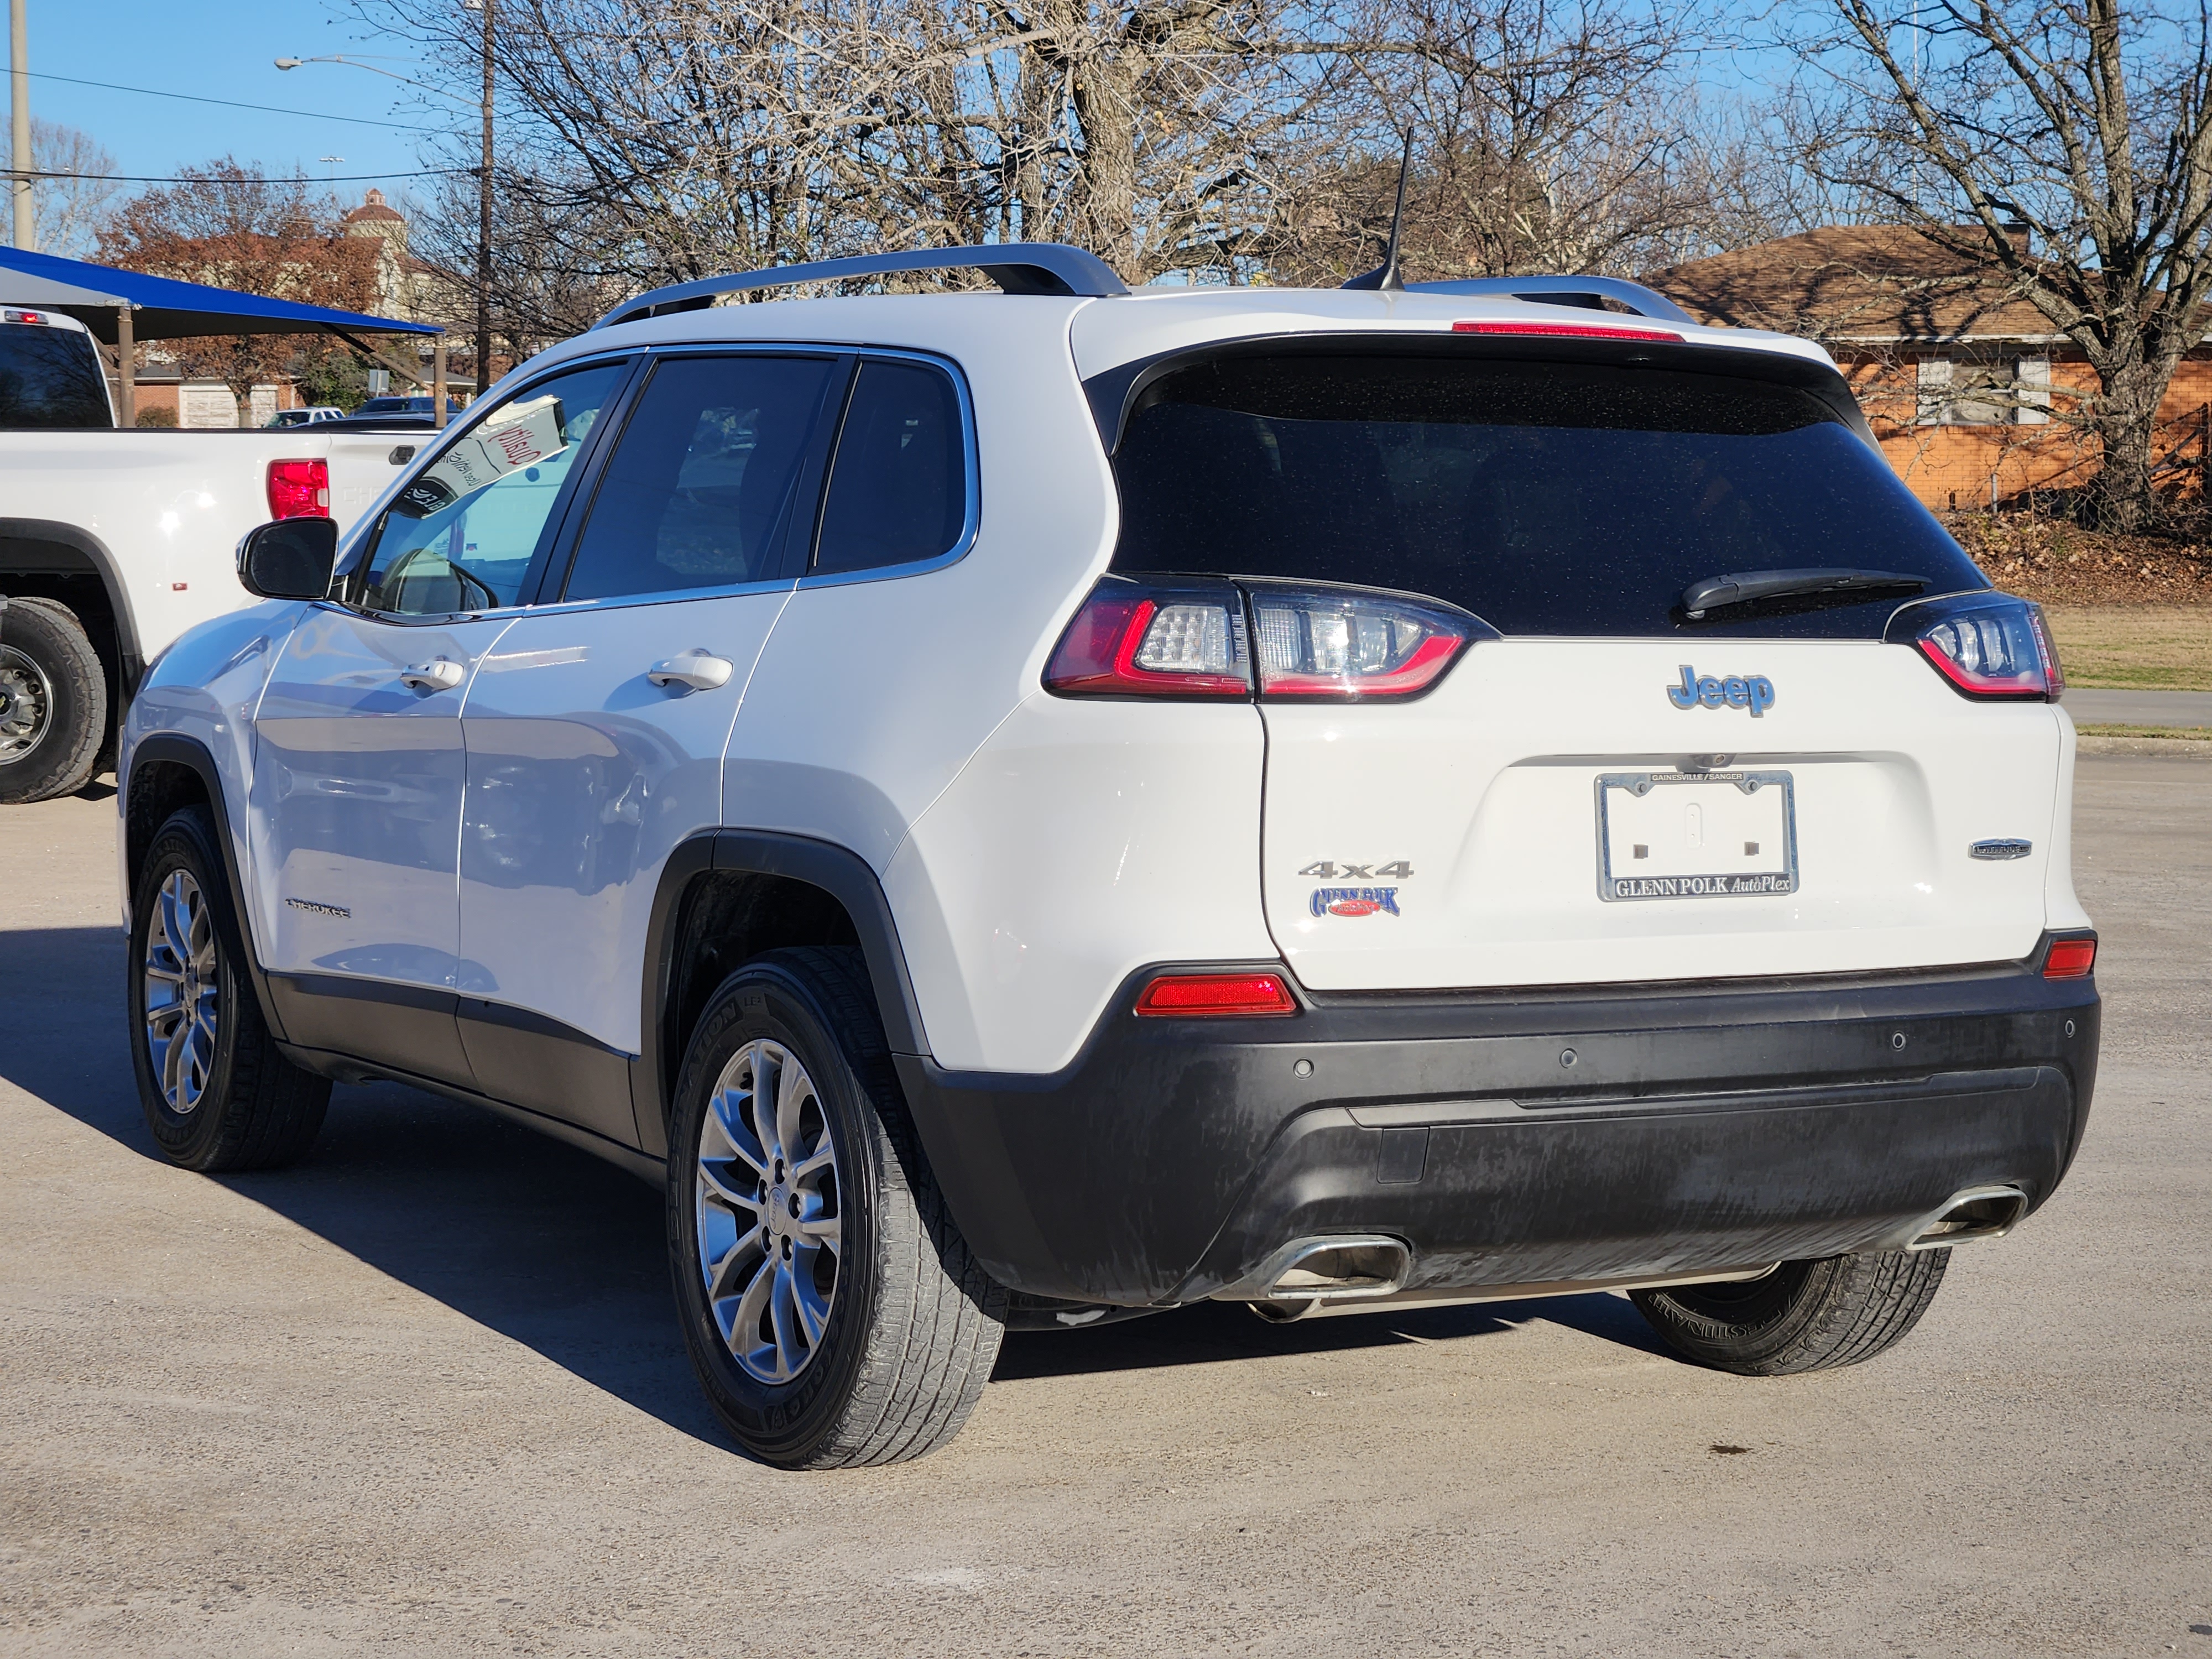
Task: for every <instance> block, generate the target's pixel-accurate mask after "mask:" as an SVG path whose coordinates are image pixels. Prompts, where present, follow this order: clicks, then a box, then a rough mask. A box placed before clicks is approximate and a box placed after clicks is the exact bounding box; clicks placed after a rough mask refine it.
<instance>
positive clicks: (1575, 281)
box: [1406, 276, 1698, 327]
mask: <svg viewBox="0 0 2212 1659" xmlns="http://www.w3.org/2000/svg"><path fill="white" fill-rule="evenodd" d="M1406 291H1407V293H1408V294H1480V295H1487V296H1489V297H1490V298H1492V299H1497V298H1499V297H1501V296H1502V297H1504V298H1505V299H1509V300H1525V301H1528V302H1529V303H1530V304H1532V305H1540V306H1573V307H1577V308H1578V309H1580V310H1583V311H1603V310H1604V309H1605V302H1606V301H1607V300H1611V301H1613V302H1614V303H1615V304H1616V305H1621V306H1626V307H1627V308H1628V309H1629V310H1630V311H1632V312H1634V313H1636V314H1637V315H1638V317H1651V318H1657V319H1664V320H1666V321H1668V322H1670V323H1688V324H1690V325H1692V327H1695V326H1696V325H1697V322H1698V319H1696V318H1694V317H1692V315H1690V313H1688V312H1686V311H1685V310H1683V309H1682V307H1680V306H1678V305H1676V304H1675V303H1674V301H1672V300H1670V299H1668V297H1667V296H1666V295H1663V294H1658V293H1655V292H1653V291H1652V290H1651V289H1648V288H1646V287H1644V284H1643V283H1629V282H1623V281H1622V280H1621V279H1620V277H1618V276H1470V277H1467V278H1465V279H1463V280H1462V281H1459V282H1454V283H1407V284H1406Z"/></svg>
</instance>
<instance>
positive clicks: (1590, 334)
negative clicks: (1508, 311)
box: [1452, 323, 1682, 345]
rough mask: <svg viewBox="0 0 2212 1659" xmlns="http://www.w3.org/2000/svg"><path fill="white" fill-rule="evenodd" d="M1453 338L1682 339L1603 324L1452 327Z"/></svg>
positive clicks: (1654, 330)
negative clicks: (1491, 335) (1488, 336)
mask: <svg viewBox="0 0 2212 1659" xmlns="http://www.w3.org/2000/svg"><path fill="white" fill-rule="evenodd" d="M1452 332H1453V333H1455V334H1522V335H1527V334H1536V335H1542V336H1544V337H1547V338H1552V339H1568V340H1672V341H1674V343H1675V344H1677V345H1680V344H1681V343H1682V337H1681V336H1680V335H1679V334H1677V333H1675V332H1674V331H1672V330H1670V329H1664V328H1609V327H1607V325H1605V324H1603V323H1454V324H1453V325H1452Z"/></svg>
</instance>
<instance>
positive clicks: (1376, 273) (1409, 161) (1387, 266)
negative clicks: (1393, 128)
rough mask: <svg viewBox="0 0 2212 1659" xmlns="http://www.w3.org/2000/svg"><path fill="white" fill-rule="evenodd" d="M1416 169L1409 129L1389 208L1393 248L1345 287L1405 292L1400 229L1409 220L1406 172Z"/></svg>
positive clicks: (1411, 133) (1385, 291) (1386, 292)
mask: <svg viewBox="0 0 2212 1659" xmlns="http://www.w3.org/2000/svg"><path fill="white" fill-rule="evenodd" d="M1412 171H1413V128H1411V127H1407V129H1406V153H1405V155H1403V156H1402V157H1401V158H1400V160H1399V162H1398V205H1397V206H1396V207H1395V208H1393V209H1392V210H1390V247H1389V252H1386V253H1384V254H1383V263H1382V264H1379V265H1377V266H1376V267H1375V269H1374V270H1370V271H1366V272H1364V273H1363V274H1362V275H1360V276H1354V277H1353V278H1352V280H1351V281H1349V282H1347V283H1345V287H1346V288H1371V289H1381V290H1382V291H1383V293H1385V294H1402V293H1404V292H1405V291H1406V283H1405V279H1404V278H1403V277H1401V276H1399V275H1398V232H1399V229H1400V228H1401V226H1403V225H1404V224H1405V222H1406V175H1407V173H1410V172H1412Z"/></svg>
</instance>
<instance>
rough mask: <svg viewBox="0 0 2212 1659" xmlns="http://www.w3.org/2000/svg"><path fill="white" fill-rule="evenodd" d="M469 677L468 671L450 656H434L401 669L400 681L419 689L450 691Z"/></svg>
mask: <svg viewBox="0 0 2212 1659" xmlns="http://www.w3.org/2000/svg"><path fill="white" fill-rule="evenodd" d="M466 678H468V671H467V670H466V669H465V668H463V667H462V666H461V665H460V664H459V663H457V662H455V661H453V659H452V658H450V657H433V658H431V659H430V660H429V661H428V662H418V663H416V664H413V665H410V666H409V667H406V668H403V669H401V670H400V671H399V683H400V684H402V685H408V686H412V687H413V688H414V689H415V690H417V691H450V690H453V688H454V687H455V686H457V685H459V684H460V683H461V682H462V681H463V680H464V679H466Z"/></svg>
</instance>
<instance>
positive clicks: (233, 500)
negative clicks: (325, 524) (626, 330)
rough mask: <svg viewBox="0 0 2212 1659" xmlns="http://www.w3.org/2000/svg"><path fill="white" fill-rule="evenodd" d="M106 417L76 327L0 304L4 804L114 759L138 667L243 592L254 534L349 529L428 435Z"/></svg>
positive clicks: (97, 370) (235, 603) (65, 785)
mask: <svg viewBox="0 0 2212 1659" xmlns="http://www.w3.org/2000/svg"><path fill="white" fill-rule="evenodd" d="M114 428H115V415H114V409H113V404H112V399H111V398H110V396H109V391H108V385H107V380H106V374H104V373H103V371H102V368H101V365H100V357H99V355H98V352H97V349H96V348H95V347H94V343H93V339H92V336H91V335H90V334H89V333H88V331H86V329H85V327H84V325H82V323H79V322H77V321H76V320H75V319H73V318H70V317H69V316H66V315H64V314H63V313H60V312H57V311H49V310H44V309H37V308H31V307H21V306H0V804H6V803H20V802H24V801H33V800H44V799H48V798H50V797H52V796H55V795H64V794H69V793H73V792H75V791H76V790H78V789H81V788H82V787H84V785H85V784H86V782H87V781H89V780H90V779H91V778H92V777H94V775H96V774H97V773H98V772H99V771H100V770H101V769H103V768H104V767H105V766H106V764H108V763H109V757H110V755H111V752H112V747H113V734H114V732H115V731H116V730H117V729H118V726H119V724H120V721H121V720H122V716H123V711H124V709H125V708H126V707H127V706H128V704H129V702H130V700H131V693H132V692H133V691H134V690H136V689H137V684H138V679H139V677H140V675H141V674H143V672H144V671H145V667H146V665H147V664H148V663H149V662H151V661H152V660H153V659H155V658H156V657H157V656H159V655H160V654H161V652H162V651H163V650H164V649H165V648H167V646H168V644H169V642H170V641H172V640H173V639H175V638H176V637H177V635H179V634H181V633H183V632H184V631H185V629H188V628H190V627H191V626H192V625H193V624H194V623H200V622H204V621H206V620H207V619H208V618H209V617H215V616H219V615H221V614H222V613H223V612H225V611H235V610H237V609H239V608H240V606H243V605H251V604H252V603H253V602H254V601H253V597H252V595H251V594H250V593H248V592H246V590H245V589H244V588H243V587H241V586H239V583H238V573H237V569H236V567H235V562H234V561H235V550H236V548H237V545H238V542H239V538H240V537H242V536H243V535H245V533H246V532H247V531H248V530H251V529H252V527H253V526H255V525H258V524H262V523H264V522H266V521H267V520H270V519H277V518H287V517H292V516H297V515H301V514H310V513H316V514H326V515H327V516H329V517H331V518H333V519H336V520H337V522H338V527H339V529H340V531H341V532H343V530H345V529H346V528H347V527H348V526H350V525H351V524H352V523H353V522H354V521H355V520H356V519H358V518H359V517H360V516H361V515H362V513H365V512H367V511H368V508H369V507H370V506H371V505H372V504H373V503H374V501H376V500H377V498H378V497H380V495H383V494H384V492H385V490H386V488H387V487H388V486H389V485H390V484H391V483H392V482H393V481H394V480H396V479H397V478H398V477H399V474H400V471H401V470H402V469H403V467H404V465H405V464H406V463H407V462H408V461H410V460H411V459H413V458H414V455H415V452H416V449H417V448H418V447H420V446H421V445H422V444H423V443H424V442H425V441H428V438H429V437H430V433H429V432H428V431H427V430H423V431H409V430H406V429H404V428H402V429H397V430H386V431H362V430H357V429H347V428H343V427H340V428H331V427H329V426H328V425H326V424H319V425H311V426H303V427H291V428H261V429H258V430H240V431H179V430H176V429H174V428H167V429H161V428H145V429H137V430H131V431H118V430H115V429H114Z"/></svg>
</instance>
